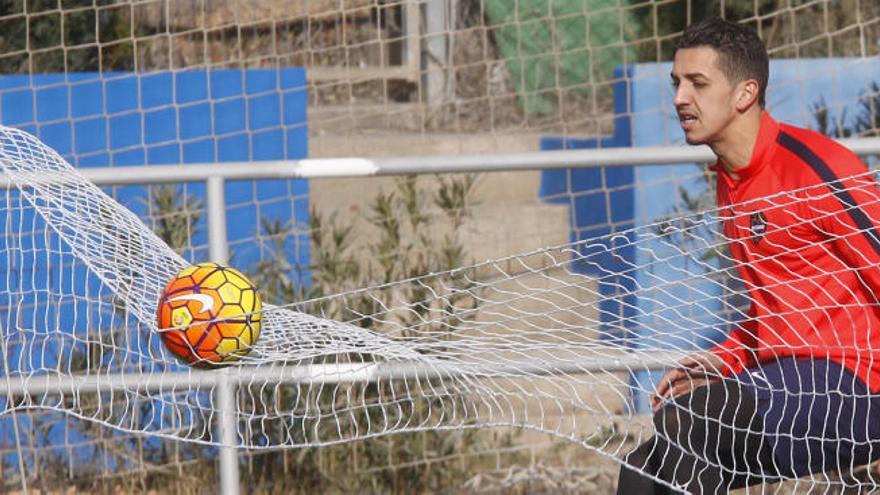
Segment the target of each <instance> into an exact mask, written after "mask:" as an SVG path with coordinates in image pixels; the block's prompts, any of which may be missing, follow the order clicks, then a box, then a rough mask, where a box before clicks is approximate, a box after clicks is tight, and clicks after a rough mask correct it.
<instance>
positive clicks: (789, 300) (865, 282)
mask: <svg viewBox="0 0 880 495" xmlns="http://www.w3.org/2000/svg"><path fill="white" fill-rule="evenodd" d="M713 169H714V170H716V171H717V172H718V206H719V209H720V214H721V215H722V218H723V222H724V234H725V236H726V237H727V240H728V247H729V248H730V254H731V255H732V256H733V258H734V260H735V261H736V264H737V265H738V266H737V270H738V273H739V276H740V278H741V279H742V280H743V282H744V284H745V288H746V290H747V291H748V293H749V296H750V298H751V301H752V304H751V309H750V311H749V318H747V319H746V320H745V321H744V322H743V323H742V324H741V325H740V326H739V328H737V329H736V330H734V331H733V332H731V334H730V336H729V338H728V339H727V340H726V341H724V342H723V343H721V344H720V345H718V346H716V347H715V348H713V349H712V352H714V353H716V354H717V355H719V356H720V357H721V358H722V359H724V361H725V362H726V363H727V364H728V368H727V369H725V370H723V372H724V374H727V375H730V374H736V373H739V372H741V371H743V370H744V369H746V368H750V367H752V366H754V365H756V364H757V363H763V362H768V361H773V360H776V359H778V358H781V357H790V356H794V357H796V358H824V359H831V360H833V361H836V362H838V363H840V364H841V365H843V366H845V367H846V368H848V369H849V370H851V371H852V372H853V373H854V374H855V375H857V376H859V377H860V378H861V379H862V380H864V381H865V383H866V385H867V386H868V388H869V389H870V390H871V391H872V392H880V305H878V296H880V233H878V231H877V229H876V228H875V226H876V225H878V224H880V189H878V187H877V183H876V181H875V180H874V178H873V176H871V175H869V174H867V171H868V169H867V167H866V166H865V164H864V163H862V161H861V160H859V158H858V157H857V156H856V155H855V154H854V153H852V152H851V151H849V150H848V149H846V148H844V147H843V146H841V145H839V144H837V143H835V142H834V141H833V140H831V139H829V138H827V137H825V136H823V135H821V134H819V133H817V132H813V131H810V130H806V129H800V128H797V127H793V126H789V125H784V124H779V123H778V122H776V121H775V120H774V119H773V118H772V117H771V116H770V114H768V113H767V112H764V114H763V115H762V117H761V129H760V131H759V134H758V140H757V142H756V143H755V149H754V151H753V153H752V158H751V161H750V163H749V164H748V165H747V166H746V167H744V168H742V169H737V170H736V171H735V173H736V174H737V175H738V176H739V178H738V179H734V178H733V177H731V175H730V174H728V173H727V172H726V170H725V169H724V167H723V166H721V165H720V163H716V164H715V165H714V166H713Z"/></svg>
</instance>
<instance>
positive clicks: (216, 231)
mask: <svg viewBox="0 0 880 495" xmlns="http://www.w3.org/2000/svg"><path fill="white" fill-rule="evenodd" d="M225 186H226V183H225V180H224V179H223V177H216V176H214V177H208V180H207V192H206V194H207V198H206V203H207V209H208V212H207V213H208V250H209V255H210V257H211V261H213V262H215V263H222V264H226V263H229V245H228V238H227V236H226V195H225V191H224V188H225ZM217 372H218V373H227V371H226V370H217ZM235 393H236V390H235V382H234V381H233V380H231V379H230V380H221V382H220V383H218V384H217V386H216V387H215V388H214V394H215V395H214V399H215V400H214V404H215V407H216V408H217V418H218V423H219V424H217V425H216V427H217V430H218V433H219V435H220V445H221V446H220V493H222V494H223V495H238V492H239V473H238V452H237V448H238V438H237V432H238V425H237V423H236V415H237V413H238V411H237V404H236V401H235Z"/></svg>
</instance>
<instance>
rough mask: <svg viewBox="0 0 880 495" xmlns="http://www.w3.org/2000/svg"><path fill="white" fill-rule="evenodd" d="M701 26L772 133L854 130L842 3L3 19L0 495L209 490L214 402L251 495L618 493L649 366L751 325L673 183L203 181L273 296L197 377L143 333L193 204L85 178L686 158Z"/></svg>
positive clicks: (72, 14) (744, 302) (198, 190)
mask: <svg viewBox="0 0 880 495" xmlns="http://www.w3.org/2000/svg"><path fill="white" fill-rule="evenodd" d="M709 15H720V16H723V17H725V18H728V19H733V20H737V21H740V22H743V23H746V24H748V25H750V26H752V27H754V28H755V29H756V30H757V31H758V32H759V34H760V35H761V37H762V39H763V40H764V41H765V43H766V44H767V47H768V49H769V52H770V55H771V59H772V60H771V74H772V76H771V80H770V86H769V90H768V96H767V102H768V108H769V109H770V111H771V113H773V115H774V116H776V117H778V119H779V120H784V121H786V122H789V123H793V124H796V125H800V126H803V127H811V128H814V129H816V130H819V131H821V132H823V133H826V134H828V135H831V136H834V137H841V138H842V137H850V138H858V137H867V136H876V135H877V134H878V131H877V129H878V124H877V117H876V116H877V108H878V104H880V100H878V86H877V77H876V74H877V73H878V60H880V59H878V54H880V45H878V44H877V42H876V40H877V39H878V37H880V5H878V4H877V3H876V2H873V1H868V0H847V1H845V2H828V1H803V2H778V1H771V0H761V1H751V2H725V1H705V2H704V1H694V0H674V1H663V2H657V1H641V0H554V1H553V2H546V1H539V0H534V1H533V0H518V1H516V2H510V1H506V0H346V1H344V2H342V1H338V0H291V1H276V0H247V1H244V0H242V1H237V2H211V1H205V0H190V1H168V0H138V1H136V2H132V1H119V0H108V1H102V2H88V1H84V2H81V1H67V0H65V1H64V2H57V1H48V0H47V1H41V0H35V1H27V2H25V1H21V0H0V125H2V126H7V127H3V131H2V135H3V157H2V158H3V164H2V167H3V172H4V176H3V180H4V181H7V182H3V183H2V184H3V185H4V186H6V187H7V188H6V189H2V190H0V192H2V194H3V200H4V201H5V202H6V208H5V209H4V211H3V212H2V213H0V220H2V221H3V225H4V235H3V247H2V248H0V249H2V255H0V259H2V260H4V261H2V262H0V263H3V264H2V265H0V267H2V274H3V277H0V279H2V282H0V284H2V285H0V288H2V290H0V292H2V294H0V316H2V320H0V334H2V336H3V342H2V347H3V353H4V354H3V355H0V358H2V362H0V369H2V370H3V372H2V373H0V404H2V407H0V474H2V475H3V481H2V482H0V487H2V488H0V490H5V489H10V490H24V491H27V490H29V489H34V488H36V489H39V490H41V491H44V492H51V491H52V490H53V489H60V488H62V487H63V488H66V487H67V486H68V485H71V484H75V485H76V486H77V487H79V489H80V490H82V491H95V490H97V489H98V487H99V488H102V489H104V490H117V491H149V490H150V489H154V488H155V489H157V490H160V491H161V490H163V489H166V490H168V491H178V492H186V491H197V490H200V489H204V487H205V486H210V485H206V483H210V482H212V481H213V480H215V479H216V478H217V475H218V470H220V468H219V467H218V466H217V465H216V463H215V461H216V459H217V457H218V446H219V445H220V444H221V443H223V442H221V440H220V438H219V436H218V433H217V429H216V425H217V423H218V422H219V420H220V419H221V417H223V413H222V412H221V411H220V409H219V407H218V404H217V403H216V401H217V397H216V394H215V392H216V391H217V390H218V388H219V387H220V386H221V385H222V384H234V385H235V386H236V390H237V393H236V396H235V404H236V408H237V409H236V411H235V413H234V415H235V421H234V423H235V424H236V425H237V426H236V427H237V430H236V431H237V434H236V438H235V442H234V443H235V445H238V446H240V447H242V448H241V449H239V451H238V454H237V455H238V458H239V460H240V464H241V469H243V470H246V471H247V472H248V473H249V474H247V475H243V476H242V478H243V479H247V480H248V483H249V484H250V485H251V486H252V487H255V488H254V489H255V491H260V490H265V491H267V492H271V491H273V490H274V491H276V492H277V491H290V492H295V491H300V492H304V493H312V492H316V491H332V490H334V489H335V490H337V491H340V492H352V491H355V490H360V489H362V487H363V486H371V487H373V489H374V490H375V491H377V492H381V491H393V490H398V491H410V492H414V493H415V492H431V491H436V489H437V488H436V487H438V486H441V487H446V486H451V487H453V488H452V489H455V487H461V489H462V490H470V491H474V492H480V491H488V492H491V491H492V490H496V491H503V490H514V491H515V490H517V489H525V488H524V487H526V486H528V487H532V488H534V489H535V490H544V491H548V492H553V491H557V490H558V487H560V486H568V487H573V488H572V490H580V491H582V492H587V493H591V492H601V491H602V490H613V486H615V485H614V483H615V481H614V480H615V478H616V473H617V469H618V467H619V464H618V463H617V462H618V461H620V460H623V459H624V455H625V454H626V453H628V452H630V451H631V450H632V449H633V448H635V447H636V446H637V445H638V443H639V442H643V441H645V440H647V439H648V438H649V437H650V436H651V435H653V434H654V432H655V428H654V426H653V425H652V424H650V418H649V417H648V413H649V411H650V404H649V400H650V395H651V393H652V391H653V389H654V386H655V380H656V379H657V378H658V377H659V374H660V373H662V370H664V369H665V368H667V367H668V366H670V365H671V364H673V363H674V362H676V361H677V360H678V359H679V358H681V357H683V356H685V355H688V354H690V353H691V352H693V351H694V350H696V349H700V348H703V349H705V348H707V347H710V346H711V345H713V344H714V343H717V342H719V341H721V340H723V338H724V337H725V335H726V334H727V333H728V332H729V331H730V330H732V329H733V328H737V327H738V325H739V324H740V322H741V320H742V319H743V318H746V317H747V316H748V310H749V297H747V296H748V294H747V293H746V291H745V289H744V288H743V287H742V285H741V282H739V280H738V279H739V277H738V275H737V273H736V269H737V266H736V263H735V262H734V261H733V260H732V259H731V258H730V256H729V254H728V253H727V252H726V251H725V250H724V246H725V245H726V241H727V240H726V239H725V238H724V236H723V232H722V231H721V228H720V227H721V224H720V223H719V221H720V220H719V218H718V215H717V213H718V212H716V211H715V210H714V193H713V186H712V184H713V182H714V177H712V176H711V175H710V174H708V173H705V172H704V171H703V170H702V168H701V167H700V166H696V165H695V164H691V163H683V164H680V165H672V166H649V167H635V166H634V167H593V168H590V169H558V170H552V171H543V172H542V171H537V170H526V171H524V170H518V171H513V170H511V169H504V168H499V169H498V171H496V172H492V173H481V174H455V175H442V176H433V175H428V174H423V175H420V176H419V177H412V176H407V177H404V176H397V177H382V178H366V177H354V178H352V177H348V178H336V179H328V178H322V179H314V180H309V181H304V180H287V179H284V180H276V181H270V180H250V179H248V178H247V177H248V176H247V174H245V175H243V176H241V179H242V180H237V181H228V182H227V188H226V195H227V204H226V208H225V214H226V216H227V218H228V219H229V222H228V224H229V236H228V237H229V238H228V239H227V245H228V250H229V252H230V253H231V264H232V265H234V266H236V267H237V268H239V269H241V270H242V271H244V272H245V273H246V274H247V275H249V276H250V277H251V278H252V279H253V280H254V281H255V282H256V283H257V285H258V286H259V287H260V292H261V294H262V295H263V298H264V300H265V301H267V302H269V303H271V305H270V306H268V307H267V309H266V310H265V319H266V328H265V330H264V333H263V335H262V337H261V340H260V342H259V344H258V347H257V348H256V349H254V351H253V352H252V353H251V354H249V355H248V356H247V358H246V359H244V360H243V361H242V362H240V363H238V364H236V365H235V366H232V367H230V368H228V369H223V370H193V369H190V368H188V367H185V366H182V365H181V364H180V363H178V362H177V361H175V360H174V359H173V358H172V357H171V356H170V355H169V354H168V353H167V351H166V349H165V348H164V347H163V346H162V344H161V342H160V340H159V338H158V336H157V334H156V332H155V328H154V325H155V322H154V318H155V302H156V298H157V297H158V294H159V291H161V290H162V288H163V287H164V284H165V283H166V282H167V279H168V278H169V277H170V276H171V275H173V274H174V273H177V271H178V270H179V269H181V268H182V267H184V266H186V265H188V264H190V263H193V262H198V261H204V260H206V259H208V257H209V256H208V251H209V249H208V238H209V234H210V232H209V230H208V228H207V225H206V224H207V222H206V219H207V218H208V216H209V209H210V208H209V207H208V206H207V205H206V201H205V197H206V195H205V188H204V186H203V185H202V184H199V183H192V182H188V183H183V180H181V181H180V183H172V181H171V180H170V179H169V178H168V177H159V176H158V175H152V174H149V173H146V172H145V177H144V179H143V181H141V182H138V184H139V185H137V186H130V185H123V186H115V185H114V186H112V187H110V186H106V184H110V183H113V182H112V181H104V182H103V183H100V184H98V185H99V186H100V187H101V188H100V189H99V188H98V187H95V185H94V184H91V183H90V182H89V181H88V180H85V179H84V176H89V177H92V176H90V175H89V174H90V173H93V172H96V171H95V170H86V169H90V168H91V167H107V168H108V170H104V171H103V172H101V171H98V172H99V173H103V174H105V175H104V176H105V177H106V176H107V175H112V174H113V173H114V169H113V167H123V166H128V165H135V166H136V165H160V164H186V166H191V165H200V164H201V165H206V164H207V166H208V167H216V166H218V165H217V163H218V162H249V163H252V165H253V166H254V170H255V171H257V170H261V168H260V167H261V165H260V162H261V161H265V160H284V159H299V158H306V157H308V158H338V157H342V156H356V157H362V158H366V159H371V158H377V159H380V160H381V159H383V158H393V159H394V161H395V162H396V163H397V164H401V163H403V164H406V170H407V171H409V172H412V171H415V172H417V173H418V172H423V171H424V170H419V169H418V165H419V164H420V162H419V161H418V160H410V159H409V158H408V155H417V156H420V157H424V156H426V155H430V156H431V157H432V159H431V160H427V161H430V162H431V163H432V164H437V163H441V164H447V163H448V164H449V165H455V164H456V163H458V160H459V159H461V158H462V155H469V157H470V159H473V155H474V154H485V161H486V162H487V163H490V162H491V163H495V162H499V163H502V166H503V163H504V162H505V158H506V157H507V154H508V153H519V152H534V151H538V150H561V149H581V148H612V147H613V148H623V149H621V150H620V153H621V155H623V156H630V155H635V154H636V153H637V151H635V150H636V149H637V147H639V146H644V145H665V144H672V143H680V142H681V141H682V136H681V135H680V130H679V128H678V123H677V122H675V121H674V109H673V107H672V105H671V92H670V90H669V87H668V83H667V81H668V73H669V63H670V60H671V55H672V50H673V46H674V44H675V41H676V40H677V38H678V36H679V35H680V33H681V31H682V30H683V29H684V27H685V26H686V25H688V24H689V23H691V22H694V21H697V20H700V19H702V18H705V17H707V16H709ZM12 128H17V129H20V130H23V131H25V132H27V133H29V134H31V135H33V136H36V139H37V140H38V141H37V140H35V139H34V138H32V137H29V136H28V135H27V134H23V133H20V132H19V131H16V130H14V129H12ZM858 142H859V141H851V142H850V144H851V145H852V144H857V143H858ZM40 143H42V144H40ZM44 145H45V146H44ZM628 152H631V153H628ZM659 159H660V157H658V160H659ZM687 161H688V160H683V162H687ZM643 162H644V160H641V161H640V163H643ZM667 162H668V160H664V163H667ZM68 163H69V164H70V165H72V166H73V167H72V168H71V167H70V166H68V165H67V164H68ZM319 163H320V162H319ZM869 164H871V165H873V164H876V162H869ZM518 165H519V166H522V163H518ZM182 168H183V167H182ZM76 170H80V171H82V173H83V175H80V174H79V173H78V172H76ZM255 173H257V172H255ZM184 175H185V174H184ZM95 182H99V181H95ZM159 183H161V184H164V185H158V184H159ZM113 184H116V183H113ZM145 184H153V185H149V186H148V185H145ZM778 199H779V201H780V202H783V200H782V198H778ZM120 205H122V206H124V208H123V207H122V206H120ZM515 253H520V254H515ZM483 260H489V261H485V262H483ZM817 304H818V303H817ZM817 311H820V310H819V309H817ZM853 311H854V312H856V311H857V310H855V309H853ZM4 387H5V388H4ZM490 427H491V428H490ZM407 432H408V433H407ZM413 432H414V433H413ZM386 433H400V434H399V435H385V434H386ZM548 433H549V434H548ZM363 439H367V440H364V441H353V440H363ZM560 439H561V440H560ZM319 446H320V447H319ZM573 446H574V447H573ZM287 447H296V448H295V449H294V448H287ZM583 447H587V448H586V449H584V448H583ZM275 449H280V450H275ZM594 454H595V455H594ZM842 471H846V470H842ZM851 471H853V470H852V469H851V470H849V472H851ZM867 472H869V471H866V470H862V471H859V473H858V476H861V475H862V474H864V473H867ZM279 473H282V474H283V476H282V475H279ZM835 476H839V475H836V474H833V472H832V473H831V474H827V475H823V476H822V477H820V476H819V475H816V476H813V477H808V479H807V481H806V482H803V481H802V482H801V483H806V484H799V485H795V487H794V489H803V488H804V487H812V488H815V489H823V490H824V489H826V488H828V487H829V486H831V485H834V486H835V487H837V486H845V485H847V484H849V485H854V484H856V483H857V482H856V481H853V480H847V481H840V480H837V479H836V478H835ZM169 480H170V481H169ZM166 482H167V483H168V484H164V483H166ZM858 483H863V484H864V486H865V487H871V486H873V482H872V481H865V480H861V481H858Z"/></svg>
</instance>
